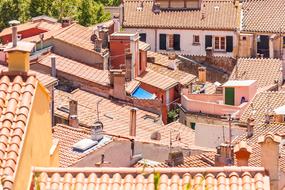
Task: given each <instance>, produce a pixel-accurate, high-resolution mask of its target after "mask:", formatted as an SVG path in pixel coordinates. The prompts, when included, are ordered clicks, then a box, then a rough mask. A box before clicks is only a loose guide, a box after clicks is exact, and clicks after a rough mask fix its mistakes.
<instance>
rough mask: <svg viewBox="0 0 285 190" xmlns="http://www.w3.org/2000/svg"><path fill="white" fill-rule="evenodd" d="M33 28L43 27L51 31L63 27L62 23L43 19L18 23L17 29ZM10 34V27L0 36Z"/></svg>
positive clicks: (20, 30)
mask: <svg viewBox="0 0 285 190" xmlns="http://www.w3.org/2000/svg"><path fill="white" fill-rule="evenodd" d="M32 28H38V29H42V30H45V31H51V30H57V29H59V28H61V24H60V23H51V22H47V21H43V20H42V21H40V22H26V23H23V24H20V25H18V26H17V31H18V32H22V31H25V30H29V29H32ZM9 34H12V30H11V28H10V27H8V28H5V29H4V30H2V32H1V33H0V37H2V36H6V35H9Z"/></svg>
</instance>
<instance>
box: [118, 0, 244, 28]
mask: <svg viewBox="0 0 285 190" xmlns="http://www.w3.org/2000/svg"><path fill="white" fill-rule="evenodd" d="M139 2H140V1H138V0H125V1H124V7H125V10H124V19H125V20H124V23H123V25H124V27H145V28H154V27H157V28H179V29H215V30H234V29H236V28H238V27H239V22H238V20H239V8H238V7H235V4H234V2H233V1H232V0H203V2H202V5H201V7H202V8H201V10H178V11H174V10H172V11H161V12H160V13H158V14H155V13H154V12H153V11H152V5H153V1H152V0H146V1H143V11H138V10H137V6H138V4H139ZM215 7H219V8H218V10H217V9H216V8H215Z"/></svg>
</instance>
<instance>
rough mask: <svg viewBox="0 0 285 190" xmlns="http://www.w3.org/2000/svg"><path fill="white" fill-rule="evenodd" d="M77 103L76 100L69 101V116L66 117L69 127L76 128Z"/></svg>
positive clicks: (77, 124)
mask: <svg viewBox="0 0 285 190" xmlns="http://www.w3.org/2000/svg"><path fill="white" fill-rule="evenodd" d="M77 106H78V103H77V101H76V100H70V101H69V115H68V124H69V126H71V127H78V126H79V121H78V115H77V114H78V112H77Z"/></svg>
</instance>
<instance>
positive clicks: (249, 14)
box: [242, 0, 285, 33]
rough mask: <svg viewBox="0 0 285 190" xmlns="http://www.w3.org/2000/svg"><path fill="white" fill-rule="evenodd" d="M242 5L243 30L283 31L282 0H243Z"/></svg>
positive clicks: (283, 12)
mask: <svg viewBox="0 0 285 190" xmlns="http://www.w3.org/2000/svg"><path fill="white" fill-rule="evenodd" d="M242 7H243V9H242V30H243V31H248V32H269V33H279V32H280V29H282V28H283V31H282V32H283V33H285V30H284V28H285V22H284V17H285V11H284V7H285V1H284V0H245V1H243V5H242Z"/></svg>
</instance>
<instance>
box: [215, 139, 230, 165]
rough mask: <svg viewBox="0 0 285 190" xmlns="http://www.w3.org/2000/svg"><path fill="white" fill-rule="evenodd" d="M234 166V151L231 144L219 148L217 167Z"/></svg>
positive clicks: (216, 158) (216, 160)
mask: <svg viewBox="0 0 285 190" xmlns="http://www.w3.org/2000/svg"><path fill="white" fill-rule="evenodd" d="M233 164H234V150H233V146H232V145H230V144H221V145H220V146H218V147H217V154H216V156H215V166H231V165H233Z"/></svg>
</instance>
